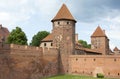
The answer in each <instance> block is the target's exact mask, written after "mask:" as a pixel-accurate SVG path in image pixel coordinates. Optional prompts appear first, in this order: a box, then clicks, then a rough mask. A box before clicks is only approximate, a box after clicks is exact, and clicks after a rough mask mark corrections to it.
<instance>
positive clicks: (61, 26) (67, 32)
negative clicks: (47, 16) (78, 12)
mask: <svg viewBox="0 0 120 79" xmlns="http://www.w3.org/2000/svg"><path fill="white" fill-rule="evenodd" d="M52 23H53V30H52V34H53V46H54V47H56V48H58V49H59V51H60V55H61V68H62V69H61V70H62V71H61V72H62V73H67V72H68V68H69V67H68V66H69V64H68V56H69V55H70V54H74V52H75V23H76V20H75V19H74V18H73V16H72V14H71V13H70V11H69V10H68V8H67V7H66V5H65V4H63V5H62V7H61V8H60V10H59V11H58V13H57V15H56V16H55V17H54V18H53V19H52Z"/></svg>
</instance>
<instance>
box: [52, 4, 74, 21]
mask: <svg viewBox="0 0 120 79" xmlns="http://www.w3.org/2000/svg"><path fill="white" fill-rule="evenodd" d="M61 19H68V20H73V21H75V19H74V17H73V16H72V14H71V13H70V11H69V9H68V8H67V6H66V5H65V4H63V5H62V7H61V8H60V10H59V11H58V13H57V15H56V16H55V17H54V18H53V19H52V21H55V20H61ZM75 22H76V21H75Z"/></svg>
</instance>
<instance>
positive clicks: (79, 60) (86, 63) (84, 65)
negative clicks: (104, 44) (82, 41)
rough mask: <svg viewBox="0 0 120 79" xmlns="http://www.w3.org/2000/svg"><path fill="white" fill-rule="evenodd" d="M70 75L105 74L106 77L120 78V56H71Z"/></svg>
mask: <svg viewBox="0 0 120 79" xmlns="http://www.w3.org/2000/svg"><path fill="white" fill-rule="evenodd" d="M69 66H70V68H69V69H70V70H69V73H70V74H83V75H91V76H95V77H96V75H97V73H103V74H104V75H105V76H106V77H118V78H119V77H120V68H119V67H120V56H118V55H114V56H112V55H111V56H110V55H70V56H69Z"/></svg>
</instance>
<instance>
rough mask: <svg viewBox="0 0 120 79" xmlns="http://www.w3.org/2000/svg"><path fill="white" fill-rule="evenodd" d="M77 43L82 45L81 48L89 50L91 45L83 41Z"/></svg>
mask: <svg viewBox="0 0 120 79" xmlns="http://www.w3.org/2000/svg"><path fill="white" fill-rule="evenodd" d="M78 42H79V43H80V44H82V46H83V47H85V48H91V44H88V43H87V42H86V41H84V40H78Z"/></svg>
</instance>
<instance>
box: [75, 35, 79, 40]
mask: <svg viewBox="0 0 120 79" xmlns="http://www.w3.org/2000/svg"><path fill="white" fill-rule="evenodd" d="M75 42H78V34H75Z"/></svg>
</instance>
